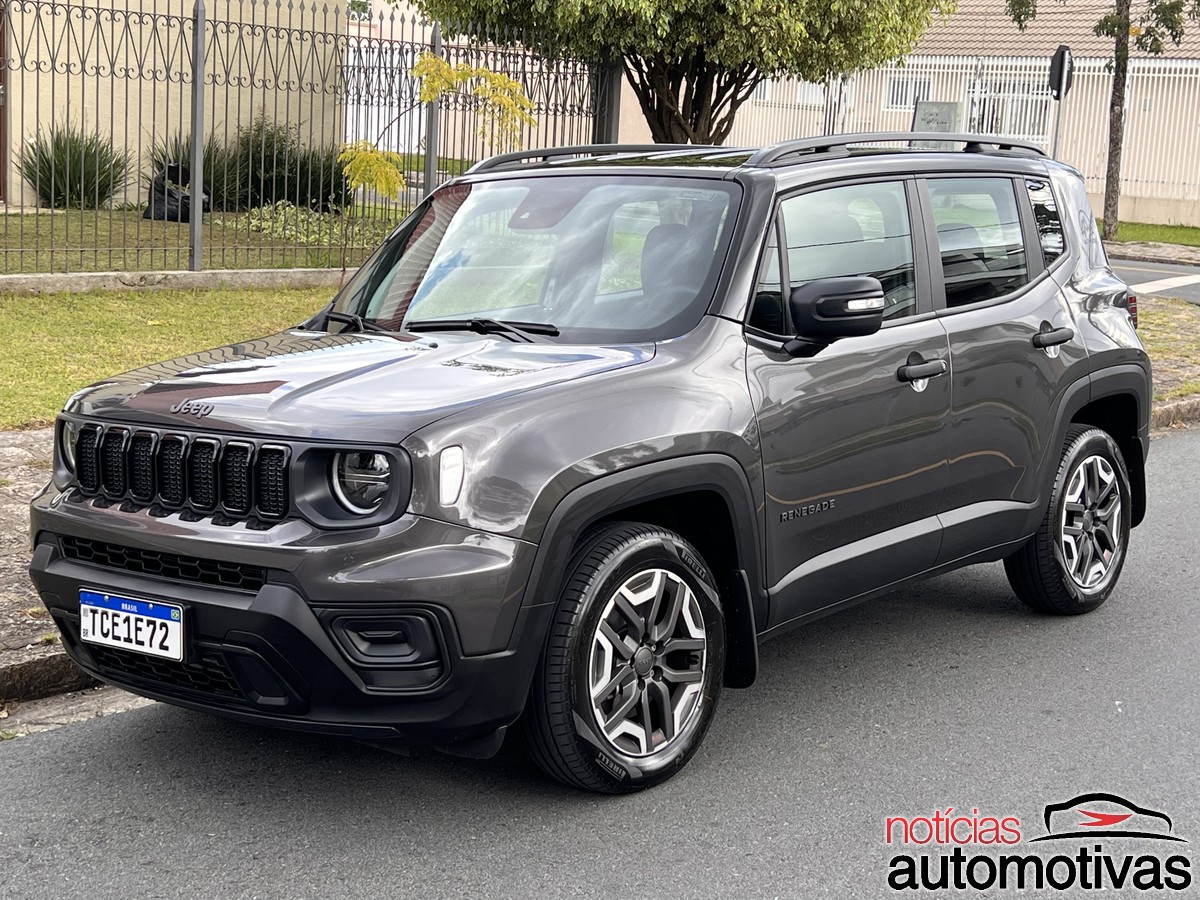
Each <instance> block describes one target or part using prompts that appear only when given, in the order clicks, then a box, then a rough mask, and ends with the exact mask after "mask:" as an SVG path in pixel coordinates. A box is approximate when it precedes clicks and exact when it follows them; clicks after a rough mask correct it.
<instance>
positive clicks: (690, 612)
mask: <svg viewBox="0 0 1200 900" xmlns="http://www.w3.org/2000/svg"><path fill="white" fill-rule="evenodd" d="M724 659H725V634H724V622H723V619H722V615H721V608H720V604H719V600H718V595H717V590H716V587H715V585H714V584H713V581H712V576H711V574H710V573H709V571H708V569H707V567H706V566H705V565H704V563H703V562H702V561H701V560H700V555H699V554H698V553H697V552H696V550H695V549H694V548H693V547H691V546H690V545H689V544H688V543H687V542H686V541H684V540H683V538H681V537H679V536H678V535H676V534H674V533H672V532H670V531H667V530H665V529H662V528H657V527H654V526H650V525H640V524H634V523H615V524H611V525H606V526H602V527H600V528H598V529H596V530H594V531H592V532H591V533H589V534H588V535H585V537H584V539H583V540H582V541H581V542H580V544H579V546H578V547H577V548H576V551H575V553H574V554H573V556H572V559H571V562H570V564H569V567H568V576H567V579H566V583H565V586H564V588H563V591H562V595H561V596H560V599H559V605H558V609H557V610H556V613H555V618H554V622H553V624H552V625H551V629H550V634H549V636H548V637H547V643H546V649H545V652H544V654H543V657H542V660H541V662H540V664H539V665H538V670H537V673H536V674H535V676H534V685H533V689H532V692H531V694H530V704H529V709H528V710H527V711H526V715H525V720H524V721H525V727H526V731H527V733H528V735H529V738H530V745H531V747H532V749H533V754H534V758H535V759H536V760H537V762H538V764H539V765H541V767H542V768H543V769H545V770H546V771H547V772H548V773H549V774H551V775H553V776H554V777H555V778H558V779H559V780H561V781H563V782H565V783H567V784H570V785H572V786H575V787H580V788H584V789H586V790H592V791H597V792H600V793H623V792H626V791H632V790H637V789H639V788H643V787H648V786H650V785H653V784H657V783H659V782H662V781H665V780H666V779H668V778H670V777H671V776H672V775H673V774H675V772H677V771H679V769H681V768H682V767H683V765H684V764H685V763H686V762H687V760H688V759H689V758H690V757H691V755H692V754H693V753H694V752H695V751H696V749H697V748H698V747H699V746H700V742H701V740H702V739H703V737H704V733H705V731H706V730H707V729H708V724H709V722H710V720H711V718H712V714H713V710H714V708H715V706H716V702H717V697H718V695H719V693H720V688H721V679H722V675H723V668H724Z"/></svg>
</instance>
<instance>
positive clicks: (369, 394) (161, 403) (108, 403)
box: [65, 331, 654, 443]
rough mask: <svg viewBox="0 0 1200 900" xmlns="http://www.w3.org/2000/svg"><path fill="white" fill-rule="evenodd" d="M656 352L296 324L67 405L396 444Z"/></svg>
mask: <svg viewBox="0 0 1200 900" xmlns="http://www.w3.org/2000/svg"><path fill="white" fill-rule="evenodd" d="M653 357H654V346H653V345H652V344H636V345H628V346H607V347H594V346H577V345H558V344H548V343H547V344H526V343H519V344H518V343H512V342H510V341H508V340H506V339H504V338H500V337H486V338H480V337H478V336H476V335H460V334H442V333H439V334H437V335H422V336H420V337H417V336H413V335H403V334H401V335H396V336H390V335H381V334H348V333H342V334H325V333H312V332H305V331H289V332H283V333H280V334H276V335H272V336H271V337H266V338H262V339H260V340H256V341H248V342H246V343H241V344H230V345H229V346H227V347H221V348H218V349H216V350H208V351H205V352H203V353H196V354H193V355H191V356H185V357H182V358H180V359H176V360H171V361H169V362H163V363H156V364H155V365H151V366H146V367H145V368H141V369H135V370H134V371H132V372H128V373H126V374H124V375H118V376H116V377H114V378H109V379H107V380H105V381H101V382H97V383H96V384H94V385H92V386H91V387H88V388H85V389H84V390H82V391H80V392H79V393H77V394H76V395H75V396H74V397H72V398H71V399H70V401H69V402H68V403H67V406H66V410H65V411H66V412H68V413H73V414H76V415H81V416H86V417H89V418H97V419H108V420H114V421H121V422H126V423H130V424H143V425H153V426H158V427H167V428H182V429H192V430H204V431H222V432H242V433H254V434H265V435H272V436H278V437H294V438H306V439H312V440H345V439H346V438H347V437H352V438H353V439H354V440H356V441H379V442H385V443H398V442H399V441H402V440H403V439H404V438H405V437H407V436H408V435H410V434H412V433H413V432H414V431H416V430H417V429H418V428H421V427H422V426H424V425H427V424H429V423H430V422H434V421H436V420H437V419H440V418H443V417H445V416H447V415H450V414H451V413H453V412H456V411H458V410H461V409H463V408H465V407H468V406H472V405H475V404H479V403H484V402H487V401H488V400H493V399H496V398H499V397H505V396H508V395H511V394H515V393H519V392H522V391H528V390H532V389H534V388H539V387H544V386H546V385H550V384H556V383H558V382H561V381H566V380H568V379H574V378H581V377H585V376H588V375H595V374H598V373H600V372H608V371H612V370H614V369H619V368H623V367H626V366H632V365H637V364H639V363H643V362H646V361H648V360H650V359H652V358H653Z"/></svg>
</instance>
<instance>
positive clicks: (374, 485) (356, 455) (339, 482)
mask: <svg viewBox="0 0 1200 900" xmlns="http://www.w3.org/2000/svg"><path fill="white" fill-rule="evenodd" d="M331 474H332V478H331V479H330V480H331V481H332V482H333V493H334V496H336V497H337V499H338V503H340V504H342V506H344V507H345V508H346V509H347V510H349V511H350V512H352V513H355V514H357V515H360V516H368V515H370V514H371V513H373V512H375V511H376V510H377V509H379V507H380V506H382V505H383V501H384V498H386V497H387V494H388V491H390V490H391V488H392V461H391V460H390V459H388V457H387V456H385V455H384V454H382V453H373V452H371V451H369V450H368V451H346V452H343V453H337V454H334V457H333V472H332V473H331Z"/></svg>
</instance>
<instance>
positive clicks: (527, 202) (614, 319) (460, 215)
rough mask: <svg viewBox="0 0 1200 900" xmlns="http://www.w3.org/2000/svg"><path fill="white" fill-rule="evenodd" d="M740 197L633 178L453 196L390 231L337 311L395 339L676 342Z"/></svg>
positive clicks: (721, 249) (516, 182)
mask: <svg viewBox="0 0 1200 900" xmlns="http://www.w3.org/2000/svg"><path fill="white" fill-rule="evenodd" d="M737 190H738V188H737V187H736V186H733V185H730V184H727V183H724V182H721V181H716V180H702V179H682V178H652V177H646V178H638V177H630V176H623V177H622V178H621V180H620V181H616V180H614V179H613V178H612V177H596V176H562V177H559V176H555V177H539V178H521V179H513V180H505V181H492V182H483V183H475V184H460V185H451V186H448V187H445V188H442V189H441V190H439V191H437V192H436V193H435V194H434V195H433V196H432V197H431V198H430V200H428V201H426V202H425V203H424V204H422V206H421V207H420V208H418V209H417V211H416V212H415V213H414V214H413V216H411V217H410V218H409V219H408V220H407V221H406V222H405V223H404V224H403V225H402V226H401V227H400V228H399V229H397V231H396V232H395V233H394V234H393V235H392V236H391V237H390V238H389V239H388V240H387V242H386V243H385V244H384V245H383V246H382V247H381V248H380V249H379V250H378V251H377V252H376V253H375V254H374V255H373V256H372V257H371V259H369V260H368V261H367V262H366V264H365V265H364V266H363V267H362V269H360V270H359V272H358V274H357V275H355V277H354V278H353V279H352V280H351V281H350V283H349V284H347V285H346V287H345V289H344V290H343V291H342V293H341V294H340V295H339V297H338V299H337V303H336V304H335V307H334V309H335V310H336V311H337V312H340V313H348V314H353V315H357V316H361V317H362V319H363V320H365V321H366V322H367V323H370V324H372V325H376V326H382V327H384V328H387V329H390V330H402V329H403V328H405V327H406V326H408V325H412V324H414V323H418V322H419V323H421V326H420V327H421V330H423V331H430V330H437V328H438V325H437V323H438V322H439V321H446V322H450V321H457V322H458V323H460V324H461V323H462V322H463V321H465V320H473V319H480V318H485V319H489V320H493V321H500V322H506V323H507V322H511V323H514V324H516V325H518V326H520V325H522V324H523V323H524V324H538V325H545V326H553V328H544V329H542V330H541V333H543V334H550V335H555V336H554V337H553V338H552V339H554V340H557V341H560V342H564V341H565V342H575V343H605V342H631V341H652V340H663V339H666V338H670V337H677V336H679V335H681V334H684V333H686V332H687V331H689V330H691V329H692V328H693V327H695V325H696V323H697V322H699V320H700V317H701V316H702V315H703V314H704V312H705V310H706V309H707V307H708V303H709V301H710V300H711V299H712V291H713V283H714V282H715V280H716V276H717V271H718V269H719V265H720V262H721V260H722V259H723V257H724V253H725V249H726V246H727V244H728V235H729V231H730V226H731V224H732V221H733V218H734V215H733V212H734V208H735V206H734V204H735V202H736V194H735V192H736V191H737ZM446 328H447V330H449V328H450V326H449V325H447V326H446Z"/></svg>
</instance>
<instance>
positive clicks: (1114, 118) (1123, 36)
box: [1104, 0, 1132, 241]
mask: <svg viewBox="0 0 1200 900" xmlns="http://www.w3.org/2000/svg"><path fill="white" fill-rule="evenodd" d="M1131 5H1132V0H1117V3H1116V9H1115V13H1116V19H1117V24H1116V31H1117V33H1116V35H1115V37H1114V48H1113V49H1114V52H1113V73H1112V76H1113V86H1112V106H1111V108H1110V109H1109V111H1108V167H1107V168H1106V170H1105V172H1104V239H1105V240H1106V241H1111V240H1116V237H1117V223H1118V218H1117V211H1118V204H1119V202H1120V200H1121V149H1122V145H1123V144H1124V141H1125V85H1126V81H1127V76H1128V74H1129V24H1130V21H1129V20H1130V7H1131Z"/></svg>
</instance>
